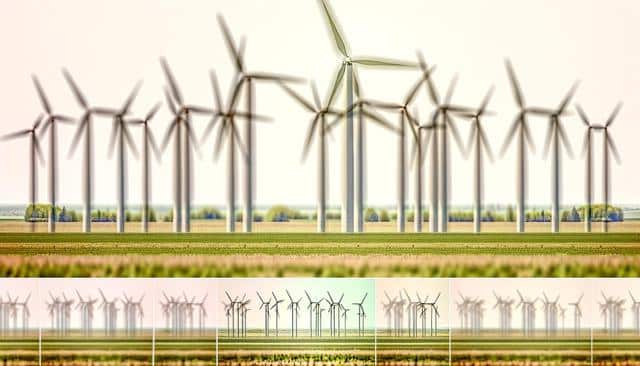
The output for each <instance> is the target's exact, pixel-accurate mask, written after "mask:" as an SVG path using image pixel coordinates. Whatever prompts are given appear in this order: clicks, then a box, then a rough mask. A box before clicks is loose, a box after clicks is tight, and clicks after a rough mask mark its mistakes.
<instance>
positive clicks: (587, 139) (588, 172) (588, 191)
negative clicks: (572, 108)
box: [576, 105, 601, 233]
mask: <svg viewBox="0 0 640 366" xmlns="http://www.w3.org/2000/svg"><path fill="white" fill-rule="evenodd" d="M576 110H577V111H578V115H580V119H581V120H582V123H584V125H585V126H586V127H587V129H586V131H585V133H584V142H583V144H584V145H583V148H582V154H583V156H584V157H585V201H586V204H585V208H584V231H585V232H587V233H590V232H591V220H592V217H591V216H592V211H591V205H592V203H593V152H592V149H593V130H594V129H598V128H599V127H601V126H596V125H592V124H591V122H590V121H589V118H588V117H587V114H586V113H585V112H584V110H583V109H582V107H580V105H576Z"/></svg>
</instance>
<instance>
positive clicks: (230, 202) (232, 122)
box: [202, 71, 270, 232]
mask: <svg viewBox="0 0 640 366" xmlns="http://www.w3.org/2000/svg"><path fill="white" fill-rule="evenodd" d="M209 76H210V79H211V86H212V87H213V96H214V102H215V108H216V110H215V112H214V114H213V117H212V118H211V121H210V122H209V124H208V125H207V127H206V128H205V131H204V135H203V136H202V141H204V140H206V138H207V137H208V136H209V134H210V133H211V131H212V130H213V128H214V127H215V125H216V123H217V122H218V119H220V120H221V122H220V128H219V129H218V137H217V139H216V144H215V150H214V157H215V158H218V157H219V156H220V149H221V148H222V144H223V141H224V138H225V137H226V138H227V149H228V150H227V159H228V163H227V169H228V170H229V171H228V173H227V232H235V230H236V218H235V213H236V149H237V148H239V149H240V151H241V153H242V154H243V155H244V156H246V154H247V150H246V146H243V143H242V140H241V139H240V134H239V133H238V128H237V126H236V118H242V119H249V118H251V119H252V120H255V121H270V119H269V118H267V117H262V116H258V115H254V114H251V113H248V112H238V111H236V110H235V109H234V107H233V103H234V90H238V89H237V82H238V81H237V78H236V80H234V84H233V86H232V93H231V95H229V99H228V103H227V106H224V105H223V104H222V96H221V93H220V86H219V85H218V78H217V77H216V74H215V73H214V72H213V71H211V72H210V74H209ZM236 145H238V147H236ZM243 219H245V218H243Z"/></svg>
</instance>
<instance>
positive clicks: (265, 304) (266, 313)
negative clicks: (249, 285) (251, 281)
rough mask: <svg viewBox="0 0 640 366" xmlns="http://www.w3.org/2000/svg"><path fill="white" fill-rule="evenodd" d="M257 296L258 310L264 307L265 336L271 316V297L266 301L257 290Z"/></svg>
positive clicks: (266, 335)
mask: <svg viewBox="0 0 640 366" xmlns="http://www.w3.org/2000/svg"><path fill="white" fill-rule="evenodd" d="M256 294H257V295H258V298H259V299H260V307H259V308H258V310H261V309H262V308H264V335H265V337H268V336H269V319H270V318H271V298H269V300H268V301H265V300H264V299H263V298H262V295H260V293H259V292H257V291H256Z"/></svg>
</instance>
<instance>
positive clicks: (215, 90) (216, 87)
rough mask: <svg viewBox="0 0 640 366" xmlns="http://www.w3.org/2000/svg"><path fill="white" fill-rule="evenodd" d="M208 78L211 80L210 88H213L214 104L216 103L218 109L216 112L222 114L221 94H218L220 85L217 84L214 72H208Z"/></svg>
mask: <svg viewBox="0 0 640 366" xmlns="http://www.w3.org/2000/svg"><path fill="white" fill-rule="evenodd" d="M209 78H210V79H211V87H212V88H213V97H214V102H215V103H216V108H217V109H218V112H220V113H222V110H223V107H222V97H221V95H222V94H220V84H218V78H217V77H216V73H215V71H213V70H211V71H210V72H209Z"/></svg>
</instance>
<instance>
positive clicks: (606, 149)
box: [602, 103, 622, 233]
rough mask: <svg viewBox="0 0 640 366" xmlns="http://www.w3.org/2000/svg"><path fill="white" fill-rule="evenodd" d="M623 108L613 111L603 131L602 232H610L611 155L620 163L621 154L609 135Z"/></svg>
mask: <svg viewBox="0 0 640 366" xmlns="http://www.w3.org/2000/svg"><path fill="white" fill-rule="evenodd" d="M621 108H622V103H618V105H617V106H616V108H615V109H614V110H613V112H612V113H611V115H610V116H609V119H608V120H607V122H606V123H605V124H604V126H603V127H602V131H603V133H604V138H603V145H604V146H603V147H602V166H603V168H602V172H603V184H602V196H603V201H604V217H603V220H602V231H603V232H605V233H606V232H607V231H609V175H610V168H609V166H610V162H609V153H611V154H613V157H614V158H615V159H616V162H618V163H620V154H619V153H618V148H617V147H616V144H615V143H614V142H613V139H612V138H611V136H610V135H609V127H610V126H611V124H612V123H613V121H614V120H615V119H616V116H617V115H618V113H619V112H620V109H621Z"/></svg>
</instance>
